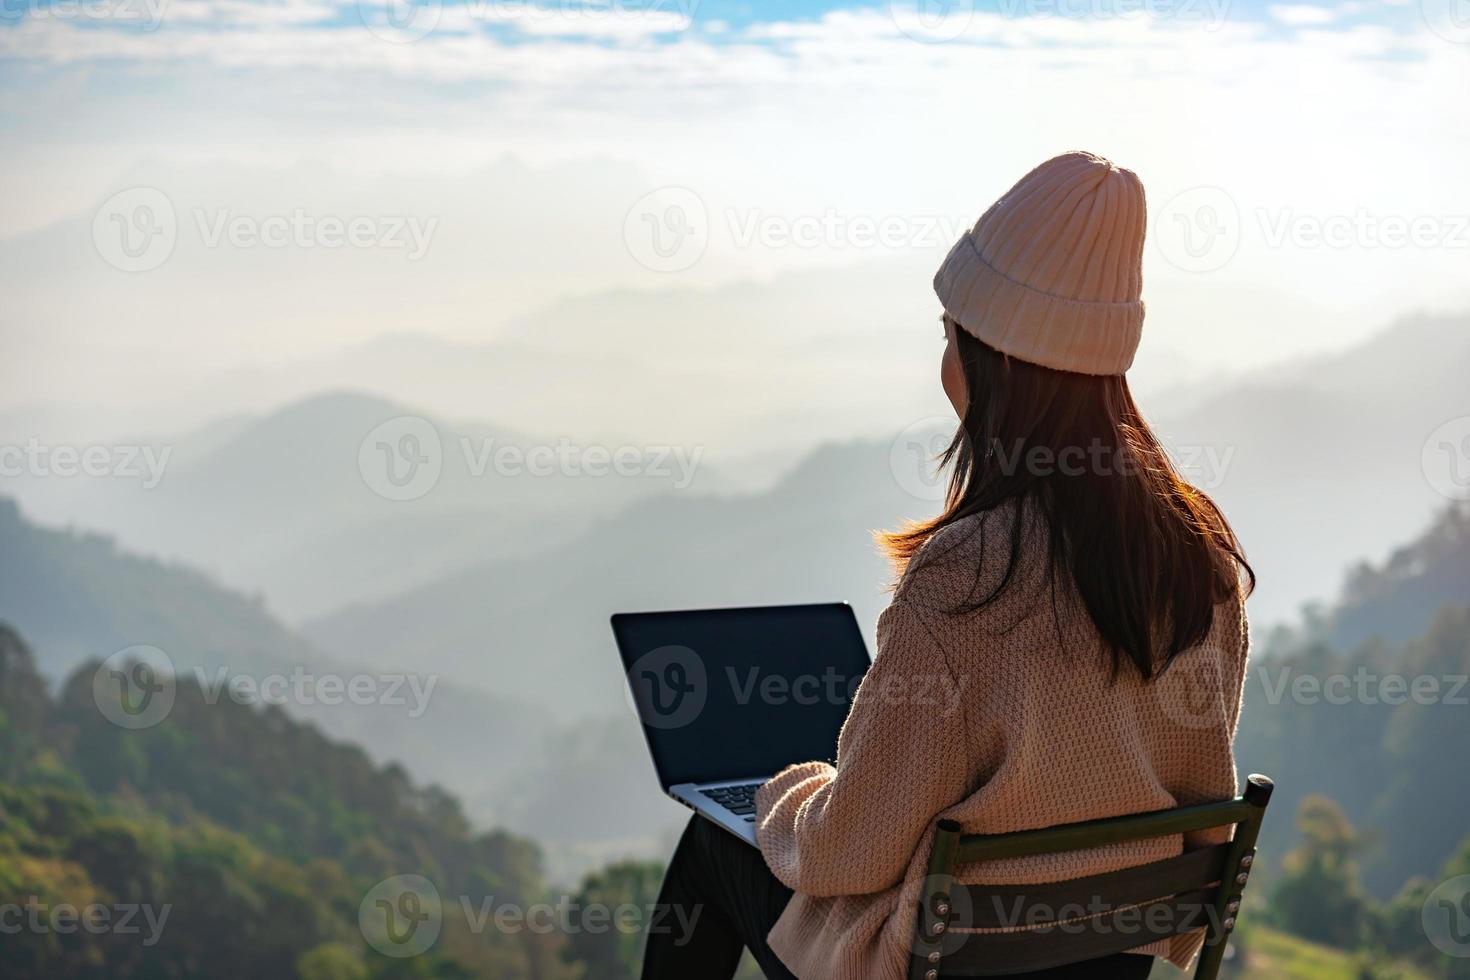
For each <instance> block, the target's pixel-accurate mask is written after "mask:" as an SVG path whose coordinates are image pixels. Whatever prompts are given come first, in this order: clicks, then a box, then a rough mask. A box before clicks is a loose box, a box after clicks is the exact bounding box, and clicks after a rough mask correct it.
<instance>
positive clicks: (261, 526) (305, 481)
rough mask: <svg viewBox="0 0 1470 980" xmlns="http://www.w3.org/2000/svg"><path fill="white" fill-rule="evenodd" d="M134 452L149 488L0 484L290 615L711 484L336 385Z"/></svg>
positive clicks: (697, 475) (663, 467) (415, 580)
mask: <svg viewBox="0 0 1470 980" xmlns="http://www.w3.org/2000/svg"><path fill="white" fill-rule="evenodd" d="M405 439H407V440H410V441H408V442H404V441H403V440H405ZM120 445H121V443H120ZM135 445H139V446H141V447H142V448H144V449H145V450H147V451H149V452H150V453H151V454H152V458H154V459H156V460H157V461H159V462H161V463H162V464H163V465H160V466H158V467H157V474H156V476H155V477H154V478H153V479H152V480H151V482H150V480H149V477H148V475H147V474H144V475H143V476H142V477H141V478H138V479H126V478H123V477H113V478H98V479H78V478H71V479H65V478H58V477H56V476H54V475H45V476H35V475H30V476H29V477H24V476H23V477H18V478H12V479H10V480H8V481H5V487H6V488H7V489H8V490H9V492H11V493H13V494H14V495H15V496H17V497H19V498H20V499H22V500H23V501H24V502H25V503H26V506H27V509H28V511H30V512H31V513H33V514H34V515H35V516H36V517H37V518H38V519H40V520H43V521H48V522H52V523H66V524H79V525H82V526H88V527H93V528H98V529H103V530H106V531H107V532H108V533H110V534H112V535H114V536H115V537H116V538H117V539H118V540H119V541H120V542H121V543H122V544H124V545H125V546H127V547H128V548H130V549H132V550H135V551H138V552H141V553H144V554H150V555H156V556H159V557H163V558H169V559H180V560H183V561H186V562H187V563H188V564H190V565H192V566H195V567H199V568H203V569H206V570H208V571H210V572H211V573H212V574H213V575H214V576H215V577H217V578H218V579H220V580H221V581H223V582H225V583H228V584H229V585H231V586H234V587H236V588H240V589H244V590H247V591H251V592H256V593H261V594H263V595H265V596H266V600H267V603H268V605H269V606H270V607H271V608H272V609H273V610H275V611H277V612H279V613H281V614H283V615H286V616H289V617H297V616H303V615H308V614H312V613H321V612H324V611H326V610H328V609H332V608H334V607H336V606H339V605H341V604H343V603H345V602H347V601H349V600H364V599H372V598H377V597H381V596H387V595H391V594H394V593H396V592H400V591H403V590H404V589H407V588H410V587H412V586H414V585H418V584H421V583H424V582H428V581H432V580H434V579H437V578H442V577H443V576H445V575H447V574H449V573H451V572H453V571H455V570H456V569H458V568H462V567H465V566H468V565H472V564H477V563H480V562H483V561H485V560H486V559H487V558H489V557H492V556H493V557H505V556H511V555H515V554H518V553H521V552H523V551H527V550H534V549H535V548H539V547H543V546H544V545H545V543H546V542H547V541H556V540H563V539H566V538H569V537H571V536H572V535H573V534H575V533H576V532H578V531H580V530H581V529H582V528H583V527H584V526H585V525H586V523H587V522H588V521H589V520H591V519H592V518H593V517H595V516H597V515H599V514H609V513H612V512H614V511H616V510H617V509H618V508H619V507H620V506H622V505H623V504H625V503H626V502H628V501H630V500H633V499H636V498H638V497H641V496H646V495H650V494H654V493H657V492H659V491H660V490H661V489H666V488H670V487H674V486H682V485H683V484H684V482H685V481H686V480H689V481H693V482H692V484H691V485H702V483H701V482H700V481H706V480H709V479H711V477H710V475H709V473H708V471H707V470H706V469H705V468H704V467H703V465H702V459H701V458H700V457H699V456H697V455H694V454H685V455H684V456H683V457H678V456H675V455H673V454H670V455H668V457H667V458H665V459H662V460H660V459H659V458H658V456H657V453H658V450H657V449H656V448H655V449H650V447H645V446H637V447H633V448H634V451H635V452H636V453H638V454H639V455H638V459H639V460H640V461H641V462H640V465H641V466H642V469H639V470H637V471H636V472H631V473H625V474H622V475H620V474H619V473H618V472H617V471H615V470H613V469H612V468H610V467H609V466H608V465H607V464H606V463H604V465H603V469H602V471H601V475H589V474H588V472H587V471H585V470H583V469H575V470H573V469H567V468H564V467H562V465H561V464H560V462H559V461H558V459H559V457H557V458H552V457H550V456H545V457H535V458H533V457H532V456H530V455H526V454H529V453H534V452H541V453H543V454H550V453H561V452H562V451H563V447H567V451H568V452H574V451H575V450H577V449H579V448H580V447H584V446H588V445H608V444H607V443H599V444H594V443H590V442H581V443H572V442H570V441H569V440H565V439H546V438H543V437H535V436H529V435H524V434H520V433H517V432H514V431H510V430H506V429H502V428H494V427H490V426H485V425H480V424H459V423H453V422H447V421H444V420H442V419H434V418H429V417H426V416H421V415H417V414H415V412H414V411H413V410H412V409H410V408H407V407H405V406H402V405H399V404H396V403H392V402H388V401H386V400H384V399H380V398H375V397H370V396H366V395H360V394H354V393H346V392H343V393H332V394H325V395H319V396H316V397H313V398H309V399H306V400H304V401H301V402H296V403H293V404H290V405H287V406H286V407H284V408H282V409H280V410H279V411H276V412H274V413H271V414H270V415H268V416H265V417H263V418H259V419H252V420H249V421H248V422H247V421H241V420H235V419H231V420H228V421H227V422H224V423H219V424H214V425H211V426H208V427H206V428H205V429H203V430H201V431H199V432H196V433H189V434H187V435H185V436H183V437H181V438H179V439H178V440H137V441H136V443H135ZM619 445H620V444H618V443H611V447H612V448H618V447H619ZM415 447H421V450H422V452H421V455H422V456H423V458H424V460H426V462H425V464H424V471H423V472H424V473H425V474H427V477H429V478H432V479H428V480H427V481H426V482H425V484H424V485H423V486H422V487H420V488H416V487H413V486H407V487H405V488H402V489H404V490H406V491H408V492H409V493H410V495H409V496H408V497H407V498H406V499H405V498H404V497H403V495H402V494H400V493H399V489H400V488H395V487H394V486H393V484H392V482H391V479H390V478H391V477H392V476H393V475H394V474H391V473H390V472H389V468H390V467H391V468H392V469H393V471H394V473H396V475H397V476H398V477H400V478H406V475H407V474H409V473H410V472H415V473H417V472H420V471H419V470H417V469H412V470H411V469H410V464H409V461H408V460H407V458H406V457H405V456H403V455H402V451H403V450H405V449H407V450H410V451H418V450H417V449H415ZM570 458H571V459H572V461H573V465H574V466H579V465H580V462H581V461H580V460H579V459H578V458H577V457H576V456H575V455H573V456H571V457H570ZM681 459H682V461H683V463H684V466H683V468H681V466H680V465H679V464H680V462H681ZM543 464H545V465H543ZM136 465H137V466H138V468H140V469H141V468H142V466H141V464H136ZM536 467H539V469H537V468H536ZM431 469H436V472H437V477H434V474H433V473H429V472H428V471H429V470H431ZM690 470H692V472H689V471H690Z"/></svg>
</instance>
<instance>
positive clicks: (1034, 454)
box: [880, 319, 1256, 678]
mask: <svg viewBox="0 0 1470 980" xmlns="http://www.w3.org/2000/svg"><path fill="white" fill-rule="evenodd" d="M945 327H946V329H947V330H948V331H949V332H950V335H951V337H952V338H953V342H954V343H956V344H957V345H958V353H959V356H960V363H961V365H962V368H963V372H964V379H965V387H966V391H967V396H966V397H967V400H968V404H967V405H966V407H965V413H964V418H963V419H962V420H961V422H960V426H959V429H958V431H956V433H955V437H954V440H953V441H952V442H951V443H950V445H949V448H948V449H947V450H945V453H944V455H943V457H942V458H941V459H942V463H943V465H945V466H949V467H952V469H951V472H950V478H949V489H948V493H947V494H946V497H945V506H944V511H943V513H941V514H940V515H939V516H938V517H936V518H934V519H933V520H930V521H925V522H923V523H919V524H911V525H909V526H907V527H905V528H903V529H901V530H899V531H894V532H889V533H887V534H884V535H881V536H880V540H881V541H882V544H883V545H884V547H885V548H886V550H887V551H888V553H889V555H890V557H892V558H893V560H894V563H895V566H896V567H897V569H898V571H899V573H900V574H902V571H903V569H904V568H905V567H906V566H907V563H908V560H909V559H910V558H912V557H913V556H914V554H915V553H917V552H918V550H919V548H920V547H921V546H922V545H923V544H924V542H926V541H928V540H929V539H930V538H931V537H932V536H933V535H934V534H935V533H936V532H938V531H939V530H941V529H942V528H945V527H947V526H949V525H951V524H953V523H955V522H956V521H959V520H961V519H963V518H966V517H969V516H971V515H972V514H979V513H983V512H985V511H988V510H991V509H993V508H995V507H996V506H998V505H1000V504H1003V503H1005V502H1007V501H1011V502H1014V503H1016V504H1018V505H1020V506H1021V507H1023V508H1026V507H1031V508H1035V509H1037V510H1038V511H1039V514H1040V515H1041V517H1042V518H1043V519H1044V523H1045V525H1046V527H1047V530H1048V532H1049V535H1048V537H1049V540H1050V553H1049V555H1048V558H1047V560H1048V574H1049V575H1050V576H1052V578H1051V581H1052V582H1053V584H1055V583H1056V582H1057V581H1058V580H1059V579H1058V573H1060V576H1061V578H1063V579H1065V580H1069V581H1070V582H1071V583H1073V584H1074V585H1075V586H1076V588H1077V591H1078V592H1079V593H1080V594H1081V597H1082V601H1083V603H1084V604H1085V605H1086V608H1087V611H1088V613H1089V614H1090V615H1091V617H1092V621H1093V623H1094V624H1095V625H1096V626H1097V629H1098V632H1099V633H1101V634H1102V638H1103V642H1104V644H1105V646H1106V647H1107V648H1108V650H1109V651H1110V653H1111V654H1112V657H1113V667H1114V673H1115V675H1116V673H1117V671H1119V670H1121V669H1122V668H1123V666H1124V662H1125V660H1126V661H1127V662H1130V663H1132V664H1133V666H1134V667H1136V668H1137V669H1138V670H1139V672H1140V673H1141V674H1142V675H1143V677H1145V678H1151V677H1153V676H1154V675H1155V674H1156V673H1157V672H1158V671H1159V670H1162V669H1163V668H1164V667H1165V666H1167V665H1168V663H1169V662H1170V661H1171V660H1172V659H1173V658H1174V657H1175V656H1176V655H1178V654H1179V653H1180V652H1181V651H1183V650H1186V649H1188V648H1189V647H1191V646H1193V645H1195V644H1196V643H1198V642H1200V641H1201V640H1203V639H1204V637H1205V636H1206V635H1207V634H1208V633H1209V631H1210V627H1211V625H1212V624H1213V622H1214V616H1215V606H1216V605H1217V604H1218V603H1220V602H1221V601H1223V600H1225V599H1226V598H1228V597H1229V596H1230V595H1231V594H1232V593H1233V592H1234V590H1235V589H1237V588H1238V587H1239V583H1240V578H1241V574H1242V572H1243V573H1244V575H1245V577H1246V578H1247V579H1248V580H1249V584H1248V586H1247V591H1249V590H1250V589H1254V587H1255V581H1256V577H1255V573H1254V571H1252V570H1251V567H1250V565H1249V563H1247V562H1246V560H1245V554H1244V552H1243V551H1242V550H1241V547H1240V544H1239V542H1238V541H1237V540H1236V538H1235V534H1234V532H1233V531H1231V529H1230V525H1229V523H1228V522H1227V521H1226V520H1225V516H1224V515H1223V514H1222V513H1221V512H1220V509H1219V508H1218V507H1217V506H1215V503H1214V501H1212V500H1211V499H1210V498H1209V497H1208V496H1207V495H1206V494H1205V493H1204V492H1203V491H1201V490H1199V489H1197V488H1196V487H1194V486H1192V485H1191V484H1190V483H1189V482H1188V481H1187V480H1185V479H1184V477H1182V476H1181V475H1180V474H1179V471H1178V470H1177V469H1176V468H1175V467H1174V465H1173V463H1172V462H1171V461H1170V459H1169V456H1168V454H1167V453H1166V452H1165V450H1164V448H1163V446H1161V445H1160V444H1159V441H1158V439H1157V438H1155V436H1154V434H1153V432H1152V431H1151V430H1150V429H1149V426H1148V423H1147V422H1146V421H1144V418H1143V415H1142V413H1141V412H1140V411H1139V410H1138V406H1137V404H1135V403H1134V401H1133V395H1132V393H1131V392H1130V391H1129V390H1128V382H1127V380H1125V379H1124V377H1123V376H1122V375H1110V376H1097V375H1086V374H1075V373H1072V372H1069V371H1056V370H1052V369H1051V368H1045V367H1041V366H1038V365H1035V364H1030V363H1027V362H1024V361H1018V360H1016V359H1014V358H1010V357H1007V356H1006V355H1004V354H1002V353H1000V352H999V351H997V350H995V349H994V348H992V347H990V346H989V345H987V344H985V343H984V342H982V341H980V340H977V339H976V338H975V337H973V336H971V335H970V334H969V333H967V332H966V331H965V330H964V328H963V327H961V326H960V325H959V324H958V323H955V322H954V321H953V320H949V319H946V322H945ZM1023 523H1024V522H1023V521H1022V520H1016V521H1015V522H1013V524H1012V540H1011V542H1010V556H1009V559H1008V562H1007V566H1006V569H1005V572H1004V575H1003V576H1002V578H1001V579H1000V582H999V584H998V585H996V586H995V587H994V588H993V589H992V590H990V592H989V593H988V594H987V595H984V596H981V597H980V598H979V599H978V601H977V602H975V603H974V604H973V606H972V608H978V607H981V606H984V605H986V604H988V603H990V602H992V601H994V600H995V599H996V598H998V597H999V596H1000V595H1001V593H1003V592H1004V591H1005V590H1006V588H1007V587H1008V586H1009V585H1010V584H1011V582H1012V579H1013V576H1014V573H1015V571H1016V563H1017V561H1018V559H1019V555H1020V551H1021V536H1022V533H1023V530H1024V527H1023ZM977 576H978V572H977Z"/></svg>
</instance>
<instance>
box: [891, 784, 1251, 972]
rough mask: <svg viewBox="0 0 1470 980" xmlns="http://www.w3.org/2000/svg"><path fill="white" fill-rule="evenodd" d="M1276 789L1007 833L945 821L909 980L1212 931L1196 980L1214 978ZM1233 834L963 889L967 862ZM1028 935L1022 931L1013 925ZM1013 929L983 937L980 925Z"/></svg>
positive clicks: (1065, 960) (1068, 958) (1041, 964)
mask: <svg viewBox="0 0 1470 980" xmlns="http://www.w3.org/2000/svg"><path fill="white" fill-rule="evenodd" d="M1272 789H1273V784H1272V782H1271V780H1270V779H1268V778H1267V777H1265V776H1260V775H1252V776H1250V777H1249V778H1247V780H1246V786H1245V792H1244V793H1243V794H1241V796H1239V797H1237V798H1236V799H1233V800H1224V801H1221V802H1219V803H1205V804H1201V805H1199V806H1186V807H1180V808H1178V809H1175V810H1157V811H1154V812H1151V813H1140V814H1132V815H1129V816H1123V817H1111V818H1108V819H1105V820H1089V821H1086V822H1084V823H1072V824H1064V825H1062V826H1059V827H1046V828H1044V829H1041V830H1021V831H1016V832H1015V833H1009V834H968V835H967V834H963V833H961V831H960V827H959V825H958V824H957V823H954V822H953V821H949V820H941V821H939V827H938V830H937V831H936V832H935V835H934V850H933V852H932V853H931V855H930V858H929V873H928V877H927V878H925V880H924V890H923V893H922V894H921V896H920V898H919V921H918V925H917V926H916V927H915V930H914V947H913V957H912V960H911V962H910V968H909V977H910V980H939V978H943V977H988V976H1002V975H1005V974H1011V973H1025V972H1029V971H1034V970H1045V969H1049V968H1051V967H1056V966H1063V965H1066V964H1069V963H1079V962H1082V961H1085V960H1090V959H1096V958H1100V957H1104V956H1109V955H1111V954H1113V953H1120V952H1123V951H1125V950H1129V949H1134V948H1136V947H1139V946H1146V945H1148V944H1149V943H1152V942H1155V941H1157V940H1160V939H1167V938H1170V937H1173V936H1177V935H1179V934H1181V933H1185V932H1190V931H1193V930H1195V929H1201V928H1202V929H1204V930H1205V947H1204V950H1203V952H1201V953H1200V958H1199V966H1198V967H1197V968H1196V970H1195V974H1194V976H1195V980H1215V977H1216V975H1217V974H1218V973H1219V972H1220V963H1221V961H1222V959H1223V958H1224V956H1225V945H1226V940H1227V938H1228V937H1229V935H1230V933H1231V931H1232V930H1233V929H1234V928H1235V922H1236V919H1237V917H1238V916H1239V914H1240V899H1241V894H1242V892H1244V890H1245V884H1246V881H1247V880H1249V878H1250V869H1251V865H1252V864H1253V863H1254V862H1255V849H1256V837H1257V835H1258V834H1259V833H1260V830H1261V821H1262V819H1263V818H1264V817H1265V815H1266V804H1267V803H1269V802H1270V800H1271V790H1272ZM1225 826H1233V827H1234V828H1235V830H1234V834H1233V836H1232V837H1231V839H1230V840H1229V841H1228V842H1227V843H1224V844H1218V845H1215V846H1213V847H1204V848H1198V849H1195V850H1192V851H1187V852H1185V853H1184V854H1181V855H1179V856H1178V857H1173V858H1168V859H1166V860H1163V861H1155V862H1154V863H1152V864H1145V865H1141V866H1139V867H1133V868H1124V869H1122V870H1119V871H1111V872H1108V873H1107V874H1100V875H1093V876H1091V877H1087V878H1076V879H1073V880H1071V881H1061V882H1053V883H1049V884H1040V885H1000V886H996V885H962V884H960V883H959V882H957V881H956V880H955V878H954V870H955V868H956V867H958V866H959V865H963V864H968V863H970V862H973V861H989V860H995V859H998V858H1019V857H1030V856H1032V855H1036V854H1054V853H1057V852H1062V851H1076V850H1081V849H1084V848H1090V847H1100V846H1103V845H1106V844H1120V843H1125V842H1128V841H1139V840H1148V839H1150V838H1156V837H1166V836H1170V835H1173V834H1182V833H1186V832H1190V831H1199V830H1206V829H1209V828H1213V827H1225ZM1018 926H1026V927H1028V928H1026V929H1024V930H1020V931H1016V927H1018ZM1001 928H1009V929H1011V930H1012V931H1008V932H991V933H985V934H983V935H975V934H974V932H973V930H976V929H1001Z"/></svg>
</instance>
